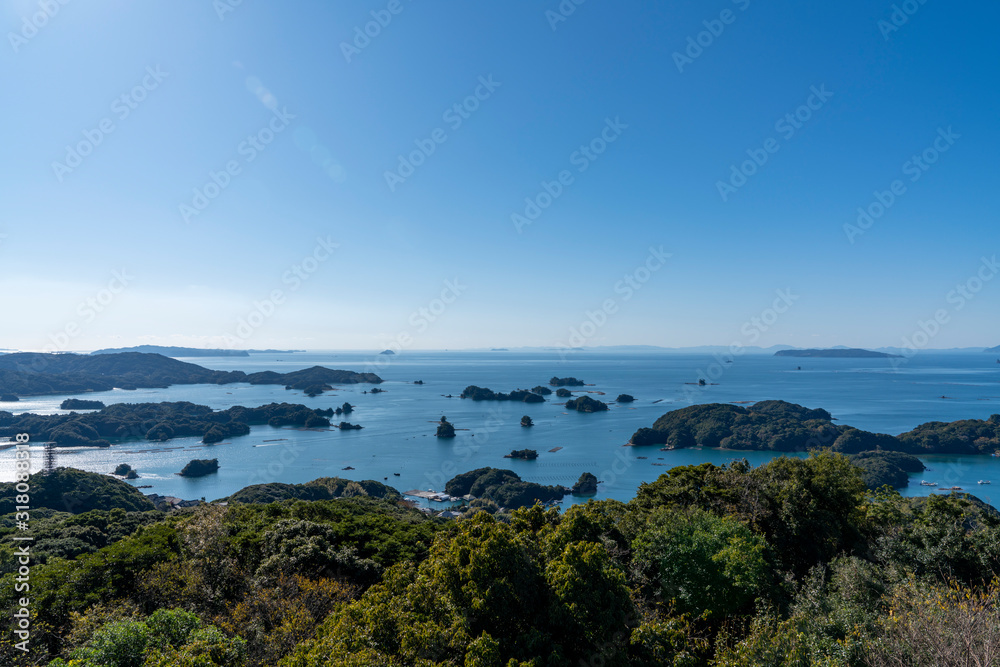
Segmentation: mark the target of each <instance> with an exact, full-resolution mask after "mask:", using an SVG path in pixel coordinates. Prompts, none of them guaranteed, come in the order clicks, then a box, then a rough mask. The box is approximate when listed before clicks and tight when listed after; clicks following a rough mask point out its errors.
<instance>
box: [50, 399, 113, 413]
mask: <svg viewBox="0 0 1000 667" xmlns="http://www.w3.org/2000/svg"><path fill="white" fill-rule="evenodd" d="M106 407H107V406H106V405H104V402H103V401H87V400H83V399H80V398H67V399H66V400H65V401H63V402H62V403H60V404H59V409H60V410H103V409H104V408H106Z"/></svg>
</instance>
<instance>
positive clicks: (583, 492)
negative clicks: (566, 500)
mask: <svg viewBox="0 0 1000 667" xmlns="http://www.w3.org/2000/svg"><path fill="white" fill-rule="evenodd" d="M570 493H572V494H573V495H574V496H593V495H595V494H596V493H597V477H595V476H594V475H593V474H592V473H589V472H585V473H583V474H582V475H580V479H578V480H577V482H576V484H574V485H573V488H572V489H571V490H570Z"/></svg>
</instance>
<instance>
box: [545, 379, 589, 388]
mask: <svg viewBox="0 0 1000 667" xmlns="http://www.w3.org/2000/svg"><path fill="white" fill-rule="evenodd" d="M549 384H550V385H552V386H553V387H582V386H583V380H577V379H576V378H559V377H553V378H552V379H551V380H549Z"/></svg>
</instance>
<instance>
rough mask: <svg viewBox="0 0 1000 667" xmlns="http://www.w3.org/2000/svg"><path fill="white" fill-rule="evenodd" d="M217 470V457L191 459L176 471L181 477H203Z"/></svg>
mask: <svg viewBox="0 0 1000 667" xmlns="http://www.w3.org/2000/svg"><path fill="white" fill-rule="evenodd" d="M218 470H219V459H192V460H191V461H190V462H188V464H187V465H186V466H184V468H183V469H182V470H181V471H180V472H179V473H177V474H178V475H180V476H181V477H204V476H205V475H211V474H212V473H213V472H217V471H218Z"/></svg>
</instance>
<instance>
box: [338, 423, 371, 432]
mask: <svg viewBox="0 0 1000 667" xmlns="http://www.w3.org/2000/svg"><path fill="white" fill-rule="evenodd" d="M337 428H339V429H340V430H341V431H360V430H361V429H363V428H364V426H362V425H361V424H352V423H351V422H340V423H339V424H337Z"/></svg>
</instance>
